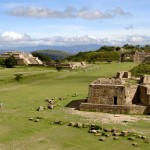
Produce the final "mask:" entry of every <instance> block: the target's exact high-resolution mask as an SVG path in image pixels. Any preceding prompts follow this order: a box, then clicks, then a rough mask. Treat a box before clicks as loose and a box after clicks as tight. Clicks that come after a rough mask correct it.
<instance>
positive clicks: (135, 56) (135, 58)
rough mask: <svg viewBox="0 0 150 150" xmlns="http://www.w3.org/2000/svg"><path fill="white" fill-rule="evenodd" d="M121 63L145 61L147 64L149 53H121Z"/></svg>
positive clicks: (149, 58)
mask: <svg viewBox="0 0 150 150" xmlns="http://www.w3.org/2000/svg"><path fill="white" fill-rule="evenodd" d="M148 56H149V57H148ZM121 61H122V62H126V61H130V62H145V61H146V62H147V61H150V52H145V51H142V52H138V51H134V52H123V53H122V54H121Z"/></svg>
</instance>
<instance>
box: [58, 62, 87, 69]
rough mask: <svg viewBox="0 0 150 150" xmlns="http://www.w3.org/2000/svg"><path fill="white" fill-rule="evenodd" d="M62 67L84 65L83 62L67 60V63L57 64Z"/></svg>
mask: <svg viewBox="0 0 150 150" xmlns="http://www.w3.org/2000/svg"><path fill="white" fill-rule="evenodd" d="M59 65H60V66H61V67H62V68H64V69H76V68H79V67H85V66H86V63H85V62H67V63H61V64H59Z"/></svg>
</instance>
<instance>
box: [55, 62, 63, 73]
mask: <svg viewBox="0 0 150 150" xmlns="http://www.w3.org/2000/svg"><path fill="white" fill-rule="evenodd" d="M56 70H57V71H58V72H60V71H61V70H62V66H61V65H60V64H57V65H56Z"/></svg>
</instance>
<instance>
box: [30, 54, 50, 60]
mask: <svg viewBox="0 0 150 150" xmlns="http://www.w3.org/2000/svg"><path fill="white" fill-rule="evenodd" d="M32 55H33V56H34V57H38V58H39V59H40V60H41V61H45V62H48V61H51V58H50V57H49V56H46V55H44V54H42V53H38V52H32Z"/></svg>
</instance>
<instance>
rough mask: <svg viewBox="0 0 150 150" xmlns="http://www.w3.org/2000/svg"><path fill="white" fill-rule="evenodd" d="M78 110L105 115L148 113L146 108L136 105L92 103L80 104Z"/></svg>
mask: <svg viewBox="0 0 150 150" xmlns="http://www.w3.org/2000/svg"><path fill="white" fill-rule="evenodd" d="M79 109H80V110H85V111H96V112H105V113H118V114H147V113H150V112H148V111H150V110H148V109H147V106H138V105H128V106H127V105H102V104H92V103H81V105H80V106H79Z"/></svg>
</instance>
